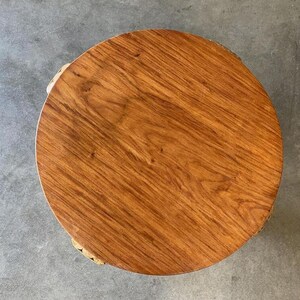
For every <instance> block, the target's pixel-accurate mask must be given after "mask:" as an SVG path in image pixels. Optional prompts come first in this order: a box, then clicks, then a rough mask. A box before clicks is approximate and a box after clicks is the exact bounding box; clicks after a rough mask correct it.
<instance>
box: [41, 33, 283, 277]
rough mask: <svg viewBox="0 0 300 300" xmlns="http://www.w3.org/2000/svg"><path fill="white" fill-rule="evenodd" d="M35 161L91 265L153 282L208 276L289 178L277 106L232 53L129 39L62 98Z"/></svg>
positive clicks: (55, 93)
mask: <svg viewBox="0 0 300 300" xmlns="http://www.w3.org/2000/svg"><path fill="white" fill-rule="evenodd" d="M36 154H37V164H38V170H39V175H40V178H41V182H42V186H43V189H44V192H45V195H46V197H47V200H48V202H49V204H50V206H51V208H52V210H53V212H54V214H55V215H56V217H57V219H58V220H59V222H60V223H61V225H62V226H63V227H64V228H65V229H66V230H67V232H68V233H69V234H70V235H71V237H72V238H73V239H74V240H75V241H77V242H78V243H79V244H80V245H81V246H82V247H84V249H86V250H87V251H88V252H90V253H91V254H92V255H93V257H94V258H96V259H97V258H98V259H100V260H101V261H104V262H106V263H109V264H112V265H114V266H117V267H120V268H123V269H126V270H130V271H134V272H139V273H145V274H178V273H184V272H190V271H194V270H198V269H201V268H204V267H207V266H210V265H212V264H214V263H216V262H218V261H220V260H222V259H223V258H225V257H227V256H228V255H230V254H231V253H233V252H234V251H235V250H237V249H238V248H239V247H241V246H242V245H243V244H244V243H245V242H246V241H247V240H248V239H249V238H250V237H251V236H253V235H255V234H256V233H257V232H258V231H259V230H260V229H261V228H262V226H263V224H264V222H265V221H266V220H267V219H268V217H269V215H270V213H271V210H272V207H273V203H274V199H275V196H276V192H277V189H278V186H279V182H280V177H281V172H282V141H281V133H280V127H279V124H278V120H277V117H276V113H275V111H274V108H273V106H272V104H271V102H270V99H269V97H268V95H267V93H266V92H265V90H264V89H263V87H262V86H261V84H260V83H259V82H258V81H257V80H256V78H255V77H254V76H253V75H252V74H251V72H250V71H249V70H248V69H247V68H246V67H245V66H244V65H243V64H242V62H241V61H240V59H239V58H238V57H236V56H235V55H234V54H232V53H231V52H230V51H228V50H227V49H226V48H224V47H222V46H220V45H218V44H216V43H213V42H211V41H207V40H205V39H203V38H201V37H197V36H194V35H191V34H186V33H180V32H176V31H169V30H144V31H137V32H132V33H127V34H124V35H121V36H118V37H114V38H112V39H109V40H107V41H105V42H103V43H100V44H98V45H96V46H95V47H93V48H91V49H90V50H88V51H87V52H85V53H84V54H83V55H82V56H80V57H79V58H78V59H77V60H75V61H74V62H73V63H72V64H71V65H70V66H69V67H68V68H67V69H66V70H65V71H64V72H63V73H62V75H61V77H60V78H59V79H58V81H57V82H56V84H55V86H54V87H53V88H52V90H51V92H50V94H49V96H48V98H47V100H46V103H45V106H44V108H43V111H42V114H41V118H40V122H39V125H38V132H37V145H36Z"/></svg>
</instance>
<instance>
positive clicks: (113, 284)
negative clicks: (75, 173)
mask: <svg viewBox="0 0 300 300" xmlns="http://www.w3.org/2000/svg"><path fill="white" fill-rule="evenodd" d="M0 7H1V9H0V70H1V73H0V74H1V75H0V195H1V196H0V200H1V201H0V235H1V239H0V298H1V299H172V300H173V299H239V300H240V299H255V300H257V299H289V300H293V299H300V115H299V114H300V101H299V88H300V77H299V54H300V53H299V51H300V50H299V40H300V36H299V29H300V1H299V0H294V1H292V0H285V1H282V0H273V1H260V0H252V1H250V0H249V1H238V0H223V1H215V0H213V1H202V0H201V1H197V0H182V1H179V0H166V1H159V0H155V1H149V0H128V1H126V0H119V1H113V0H107V1H94V0H90V1H71V0H63V1H62V0H55V1H46V0H45V1H44V0H27V1H26V0H23V1H20V0H15V1H13V0H0ZM149 27H154V28H162V27H163V28H172V29H177V30H182V31H188V32H192V33H195V34H199V35H202V36H204V37H207V38H209V39H213V40H216V41H219V42H220V43H223V44H224V45H225V46H227V47H228V48H230V49H231V50H233V51H234V52H236V53H237V54H238V55H239V56H240V57H241V58H242V60H243V61H244V63H245V64H246V65H247V66H248V67H249V68H250V69H251V70H252V71H253V73H254V74H255V75H256V76H257V77H258V79H259V80H260V81H261V82H262V83H263V85H264V86H265V88H266V90H267V91H268V93H269V94H270V96H271V98H272V100H273V103H274V106H275V107H276V109H277V112H278V116H279V119H280V124H281V127H282V133H283V137H284V150H285V153H284V160H285V165H284V173H283V179H282V184H281V188H280V191H279V194H278V197H277V203H276V207H275V211H274V214H273V217H272V218H271V220H270V221H269V223H268V224H267V225H266V227H265V229H264V230H263V231H262V232H261V233H260V234H259V235H258V236H256V237H255V238H253V239H252V240H251V241H249V242H248V243H247V244H246V245H245V246H244V247H243V248H242V249H240V250H239V251H238V252H236V253H235V254H233V255H232V256H230V257H229V258H228V259H226V260H224V261H222V262H220V263H219V264H217V265H215V266H212V267H210V268H208V269H205V270H202V271H198V272H195V273H191V274H186V275H180V276H173V277H155V276H143V275H137V274H133V273H129V272H125V271H122V270H119V269H116V268H113V267H110V266H108V265H106V266H103V267H98V266H96V265H94V264H93V263H92V262H90V261H88V260H87V259H85V258H84V257H83V256H82V255H81V254H80V253H78V252H76V251H75V250H74V249H73V247H72V246H71V243H70V240H69V237H68V235H67V234H66V233H65V232H64V230H63V229H62V228H61V227H60V226H59V224H58V223H57V221H56V220H55V218H54V216H53V215H52V213H51V211H50V209H49V207H48V205H47V203H46V201H45V199H44V196H43V193H42V191H41V188H40V184H39V181H38V176H37V172H36V168H35V156H34V147H35V144H34V143H35V130H36V124H37V120H38V117H39V113H40V110H41V108H42V105H43V102H44V100H45V98H46V86H47V84H48V82H49V81H50V79H51V78H52V76H53V75H54V74H55V73H56V71H57V70H58V69H59V67H61V66H62V65H63V64H65V63H67V62H70V61H72V60H73V59H74V58H76V57H77V56H78V55H79V54H81V53H82V52H83V51H85V50H86V49H88V48H89V47H91V46H92V45H94V44H95V43H97V42H99V41H101V40H104V39H106V38H109V37H111V36H113V35H116V34H119V33H122V32H126V31H132V30H136V29H142V28H149Z"/></svg>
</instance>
